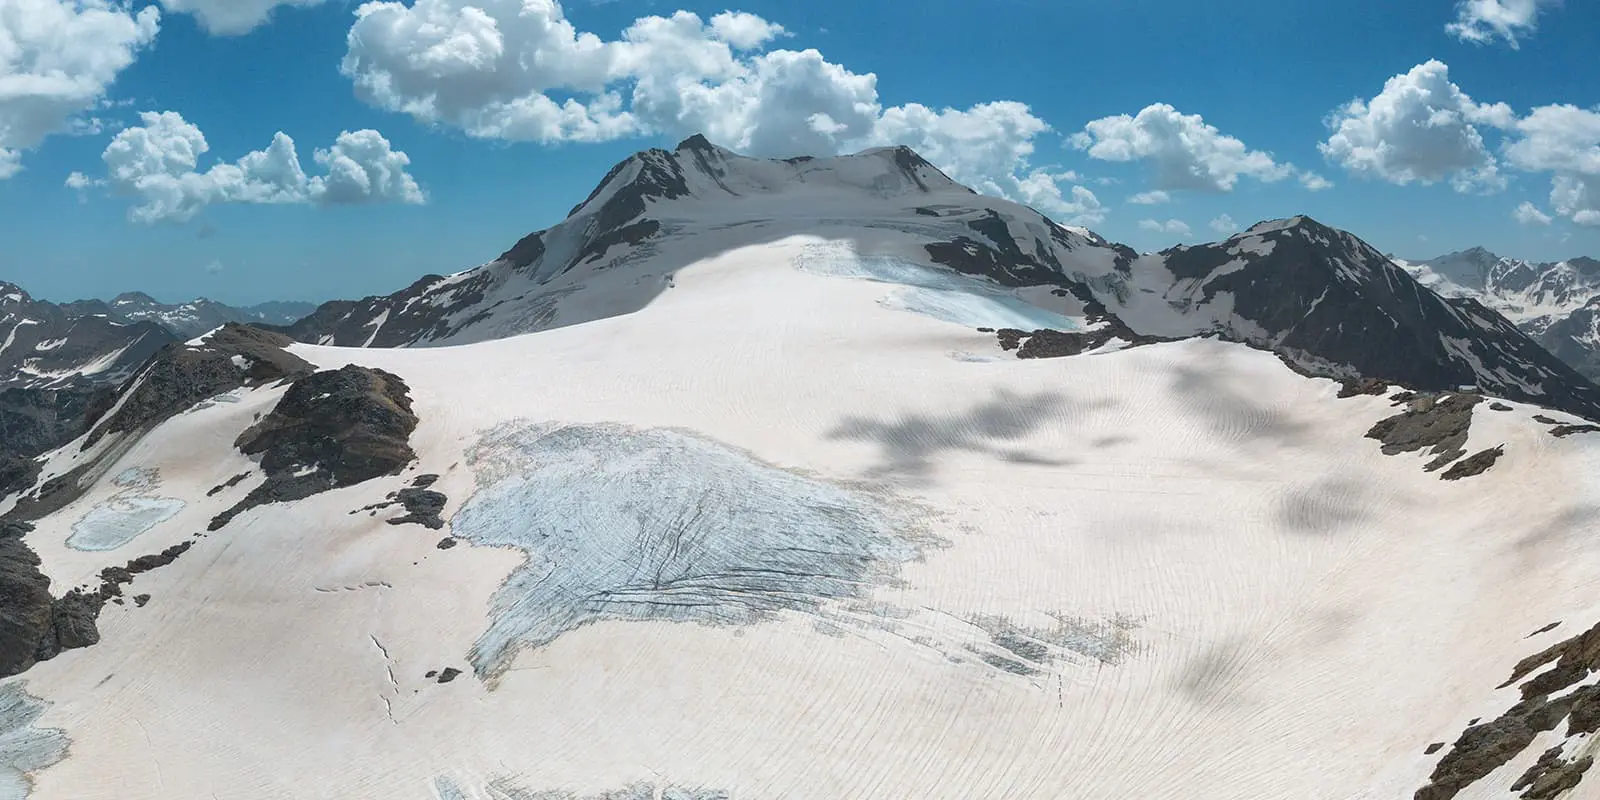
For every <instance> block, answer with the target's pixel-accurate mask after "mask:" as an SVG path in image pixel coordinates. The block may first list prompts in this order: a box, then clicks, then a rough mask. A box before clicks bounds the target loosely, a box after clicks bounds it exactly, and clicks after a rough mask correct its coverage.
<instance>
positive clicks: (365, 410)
mask: <svg viewBox="0 0 1600 800" xmlns="http://www.w3.org/2000/svg"><path fill="white" fill-rule="evenodd" d="M416 427H417V416H416V415H415V414H413V413H412V411H411V398H410V396H409V395H408V392H407V389H406V385H405V382H404V381H402V380H401V379H400V377H399V376H397V375H393V374H391V373H388V372H384V371H383V370H378V369H369V368H367V367H358V366H354V365H351V366H345V367H341V368H339V369H336V370H328V371H324V372H316V373H312V374H310V375H306V376H304V377H301V378H299V379H297V380H295V382H294V384H293V385H291V386H290V387H289V391H288V392H286V393H285V394H284V396H283V398H282V399H281V400H279V401H278V405H277V406H276V407H275V408H273V410H272V413H270V414H268V415H267V416H266V417H264V418H262V420H261V421H260V422H258V423H256V424H255V425H254V426H252V427H250V428H249V429H248V430H246V431H245V432H244V433H242V434H240V435H239V439H238V441H237V442H236V443H235V444H236V445H237V446H238V448H239V449H240V450H241V451H243V452H244V453H245V454H246V455H252V456H255V455H259V456H260V457H261V469H262V471H263V472H265V473H266V474H267V480H266V482H265V483H263V484H262V485H260V486H257V487H256V488H254V489H252V490H251V491H250V493H249V494H248V495H246V496H245V498H244V499H243V500H241V501H239V502H238V503H237V504H235V505H234V506H233V507H232V508H230V509H228V510H227V511H224V512H223V513H221V514H219V515H217V516H216V517H215V518H214V519H212V520H211V525H210V528H211V530H217V529H218V528H221V527H222V526H224V525H226V524H228V522H229V521H230V520H232V519H233V518H234V517H235V516H237V515H238V514H240V513H242V512H244V511H246V510H248V509H251V508H254V507H256V506H259V505H263V504H265V503H281V502H290V501H293V500H301V499H304V498H307V497H310V496H312V495H314V494H318V493H320V492H325V491H328V490H329V489H336V488H340V487H344V486H354V485H355V484H358V483H361V482H363V481H367V480H371V479H373V478H376V477H378V476H380V475H390V474H395V473H398V472H399V471H400V470H402V469H404V468H405V466H406V465H407V464H409V463H411V462H412V461H413V460H414V459H415V458H416V453H415V452H414V451H413V450H412V449H411V444H410V438H411V432H412V431H413V430H416ZM441 505H442V504H441Z"/></svg>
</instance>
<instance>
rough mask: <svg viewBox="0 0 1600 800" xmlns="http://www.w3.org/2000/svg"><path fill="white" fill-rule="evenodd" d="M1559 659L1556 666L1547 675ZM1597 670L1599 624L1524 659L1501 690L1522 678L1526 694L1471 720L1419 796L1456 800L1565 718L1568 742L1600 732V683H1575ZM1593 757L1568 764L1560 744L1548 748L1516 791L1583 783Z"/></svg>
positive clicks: (1543, 794)
mask: <svg viewBox="0 0 1600 800" xmlns="http://www.w3.org/2000/svg"><path fill="white" fill-rule="evenodd" d="M1552 663H1554V665H1555V666H1554V667H1552V668H1550V669H1546V670H1544V671H1542V672H1540V670H1541V669H1543V668H1544V667H1546V666H1548V665H1550V664H1552ZM1596 671H1600V625H1596V626H1595V627H1593V628H1591V629H1589V630H1588V631H1586V632H1584V633H1581V634H1579V635H1577V636H1574V637H1572V638H1571V639H1568V640H1566V641H1564V642H1561V643H1560V644H1557V645H1554V646H1552V647H1550V648H1548V649H1546V650H1545V651H1543V652H1541V653H1538V654H1536V655H1533V656H1529V657H1528V658H1525V659H1523V660H1522V661H1521V662H1519V663H1518V664H1517V666H1516V667H1515V668H1514V669H1513V670H1512V673H1511V678H1510V679H1509V680H1507V681H1506V682H1505V683H1503V684H1501V685H1500V686H1499V687H1498V688H1500V689H1504V688H1507V687H1509V686H1512V685H1515V684H1517V683H1522V686H1521V690H1520V691H1521V695H1522V699H1521V700H1520V701H1519V702H1518V703H1516V704H1515V705H1513V706H1512V707H1511V708H1510V709H1508V710H1507V711H1506V712H1505V713H1504V714H1501V715H1500V716H1499V717H1496V718H1495V719H1492V720H1489V721H1488V722H1484V723H1482V724H1479V722H1478V720H1473V721H1472V722H1470V723H1468V727H1467V729H1466V730H1465V731H1463V732H1462V734H1461V737H1460V738H1459V739H1457V740H1456V742H1455V744H1453V745H1452V746H1451V749H1450V752H1448V753H1446V754H1445V755H1444V757H1443V758H1440V759H1439V763H1438V764H1437V765H1435V767H1434V770H1433V774H1432V775H1430V776H1429V782H1428V784H1427V785H1426V786H1424V787H1422V788H1421V789H1418V790H1417V792H1416V795H1415V800H1451V798H1454V797H1455V796H1456V795H1457V794H1459V793H1460V792H1461V791H1462V790H1463V789H1466V788H1467V787H1468V786H1471V785H1472V784H1474V783H1476V782H1477V781H1479V780H1481V779H1483V778H1485V777H1487V776H1488V775H1489V774H1490V773H1492V772H1494V771H1495V770H1497V769H1499V768H1500V767H1503V766H1505V765H1506V764H1507V763H1509V762H1510V761H1511V760H1512V759H1514V758H1516V757H1517V756H1518V755H1519V754H1521V753H1522V752H1523V751H1525V750H1527V749H1528V747H1529V746H1530V745H1532V744H1533V741H1534V739H1535V738H1537V737H1538V735H1539V734H1541V733H1544V732H1545V731H1552V730H1555V729H1556V727H1557V726H1558V725H1560V724H1561V722H1562V721H1563V720H1565V721H1566V722H1567V730H1566V737H1567V738H1568V739H1571V738H1573V737H1578V736H1590V735H1593V734H1594V733H1595V732H1596V731H1597V730H1600V686H1596V685H1593V684H1591V685H1587V686H1580V687H1578V688H1577V689H1573V688H1572V687H1573V686H1574V685H1576V684H1577V683H1578V682H1579V681H1582V680H1584V679H1585V678H1587V677H1589V676H1590V675H1591V674H1592V673H1594V672H1596ZM1536 672H1537V673H1538V674H1537V675H1535V674H1534V673H1536ZM1529 676H1533V677H1532V678H1531V679H1530V678H1529ZM1523 681H1526V682H1525V683H1523ZM1569 690H1570V691H1569ZM1552 753H1553V754H1552ZM1586 760H1587V758H1580V759H1577V760H1575V761H1572V762H1567V761H1565V760H1563V759H1561V758H1560V750H1559V748H1558V749H1556V750H1554V751H1546V752H1545V754H1544V755H1543V756H1542V757H1541V758H1540V759H1539V761H1538V763H1536V764H1535V765H1534V767H1533V768H1532V769H1529V770H1528V771H1527V772H1526V773H1525V774H1524V775H1523V776H1522V777H1521V778H1520V779H1519V780H1518V781H1517V785H1516V787H1514V788H1515V789H1516V790H1523V789H1526V790H1527V792H1526V793H1524V794H1523V795H1522V796H1523V797H1524V798H1553V797H1556V796H1557V795H1558V794H1559V793H1560V792H1562V791H1565V790H1566V789H1570V788H1572V787H1573V786H1576V785H1578V782H1579V781H1580V780H1582V777H1583V774H1584V771H1585V770H1587V769H1588V768H1589V766H1590V764H1592V761H1590V762H1589V763H1585V761H1586Z"/></svg>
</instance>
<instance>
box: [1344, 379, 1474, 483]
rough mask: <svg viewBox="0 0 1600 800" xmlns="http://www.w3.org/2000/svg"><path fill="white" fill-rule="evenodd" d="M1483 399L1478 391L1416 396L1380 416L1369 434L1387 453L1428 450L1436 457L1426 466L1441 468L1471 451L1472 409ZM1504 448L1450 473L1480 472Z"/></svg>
mask: <svg viewBox="0 0 1600 800" xmlns="http://www.w3.org/2000/svg"><path fill="white" fill-rule="evenodd" d="M1481 402H1483V397H1482V396H1481V395H1476V394H1447V395H1442V396H1439V397H1433V396H1429V395H1424V396H1418V397H1413V398H1411V399H1409V401H1408V407H1407V408H1406V410H1405V411H1403V412H1401V413H1399V414H1396V415H1395V416H1392V417H1387V418H1384V419H1381V420H1378V422H1377V423H1376V424H1374V425H1373V426H1372V428H1371V429H1370V430H1368V431H1367V438H1368V439H1376V440H1378V441H1380V442H1382V443H1383V452H1384V455H1391V456H1394V455H1400V454H1401V453H1415V452H1417V451H1426V453H1427V454H1428V455H1431V456H1433V460H1431V461H1429V462H1428V463H1427V465H1426V466H1424V467H1423V469H1425V470H1427V471H1429V472H1437V471H1439V470H1441V469H1444V468H1445V467H1447V466H1449V465H1450V464H1451V462H1453V461H1456V460H1457V459H1459V458H1461V457H1462V456H1464V455H1466V454H1467V451H1466V446H1467V434H1468V432H1469V431H1470V429H1471V427H1472V410H1473V408H1475V407H1476V406H1477V405H1478V404H1479V403H1481ZM1501 452H1502V451H1501V450H1500V449H1499V448H1496V449H1494V450H1488V451H1484V452H1482V453H1479V454H1477V455H1476V456H1474V457H1473V460H1472V461H1471V463H1470V464H1468V465H1466V466H1461V465H1458V469H1453V470H1451V472H1450V473H1447V476H1448V478H1449V479H1450V480H1455V479H1457V478H1464V477H1467V476H1468V475H1476V474H1478V473H1479V472H1482V471H1483V470H1484V469H1487V468H1488V467H1489V466H1490V465H1492V464H1493V463H1494V461H1495V459H1497V458H1499V456H1500V454H1501ZM1473 470H1476V472H1474V471H1473Z"/></svg>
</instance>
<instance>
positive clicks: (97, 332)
mask: <svg viewBox="0 0 1600 800" xmlns="http://www.w3.org/2000/svg"><path fill="white" fill-rule="evenodd" d="M314 308H315V307H314V306H313V305H312V304H310V303H263V304H261V305H257V306H250V307H247V308H236V307H234V306H229V305H224V304H222V303H217V302H214V301H211V300H206V299H203V298H202V299H199V300H195V301H193V302H189V303H179V304H167V303H161V302H159V301H157V300H156V299H155V298H152V297H150V296H149V295H147V294H143V293H140V292H130V293H127V294H121V295H118V296H116V297H115V298H113V299H112V300H111V301H110V302H107V301H104V300H78V301H75V302H71V303H63V304H60V305H58V304H55V303H51V302H49V301H45V300H37V299H34V298H33V297H32V296H30V295H29V294H28V293H27V292H26V291H24V290H23V289H22V288H21V287H19V286H17V285H15V284H11V283H6V282H3V281H0V336H3V337H5V338H4V340H3V343H0V389H6V388H32V389H59V388H62V387H65V386H70V385H75V384H81V383H92V384H100V385H112V384H116V383H119V382H121V381H122V380H123V379H125V378H127V377H128V376H129V375H131V374H132V373H133V372H134V370H136V369H138V367H139V366H140V365H142V364H143V363H144V362H145V360H146V359H148V358H149V357H150V356H151V355H153V354H154V353H155V352H156V351H157V350H159V349H161V347H162V346H163V345H166V344H168V343H171V342H176V341H183V340H186V339H192V338H194V337H195V336H198V335H200V334H202V333H205V332H206V331H209V330H212V329H215V328H217V327H218V326H221V325H223V324H224V323H228V322H247V323H256V324H268V325H271V324H278V325H282V324H288V323H291V322H294V321H295V320H296V319H298V318H299V317H301V316H303V315H304V314H306V313H309V312H310V311H311V310H313V309H314Z"/></svg>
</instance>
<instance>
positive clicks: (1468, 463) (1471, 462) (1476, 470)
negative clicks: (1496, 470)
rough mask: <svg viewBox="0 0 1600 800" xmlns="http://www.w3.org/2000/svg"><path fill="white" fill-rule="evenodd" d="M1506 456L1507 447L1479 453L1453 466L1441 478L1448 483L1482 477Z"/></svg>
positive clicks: (1502, 446) (1492, 448)
mask: <svg viewBox="0 0 1600 800" xmlns="http://www.w3.org/2000/svg"><path fill="white" fill-rule="evenodd" d="M1505 454H1506V446H1505V445H1500V446H1498V447H1491V448H1489V449H1488V450H1482V451H1479V452H1477V453H1474V454H1472V455H1470V456H1467V457H1466V458H1463V459H1461V460H1460V461H1457V462H1456V463H1454V464H1452V465H1451V466H1450V468H1449V469H1447V470H1445V471H1444V474H1443V475H1440V476H1439V478H1440V479H1441V480H1447V481H1459V480H1461V479H1462V478H1470V477H1472V476H1473V475H1482V474H1483V473H1484V472H1486V471H1488V469H1489V468H1490V467H1492V466H1494V462H1495V461H1498V460H1499V459H1500V457H1501V456H1503V455H1505Z"/></svg>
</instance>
